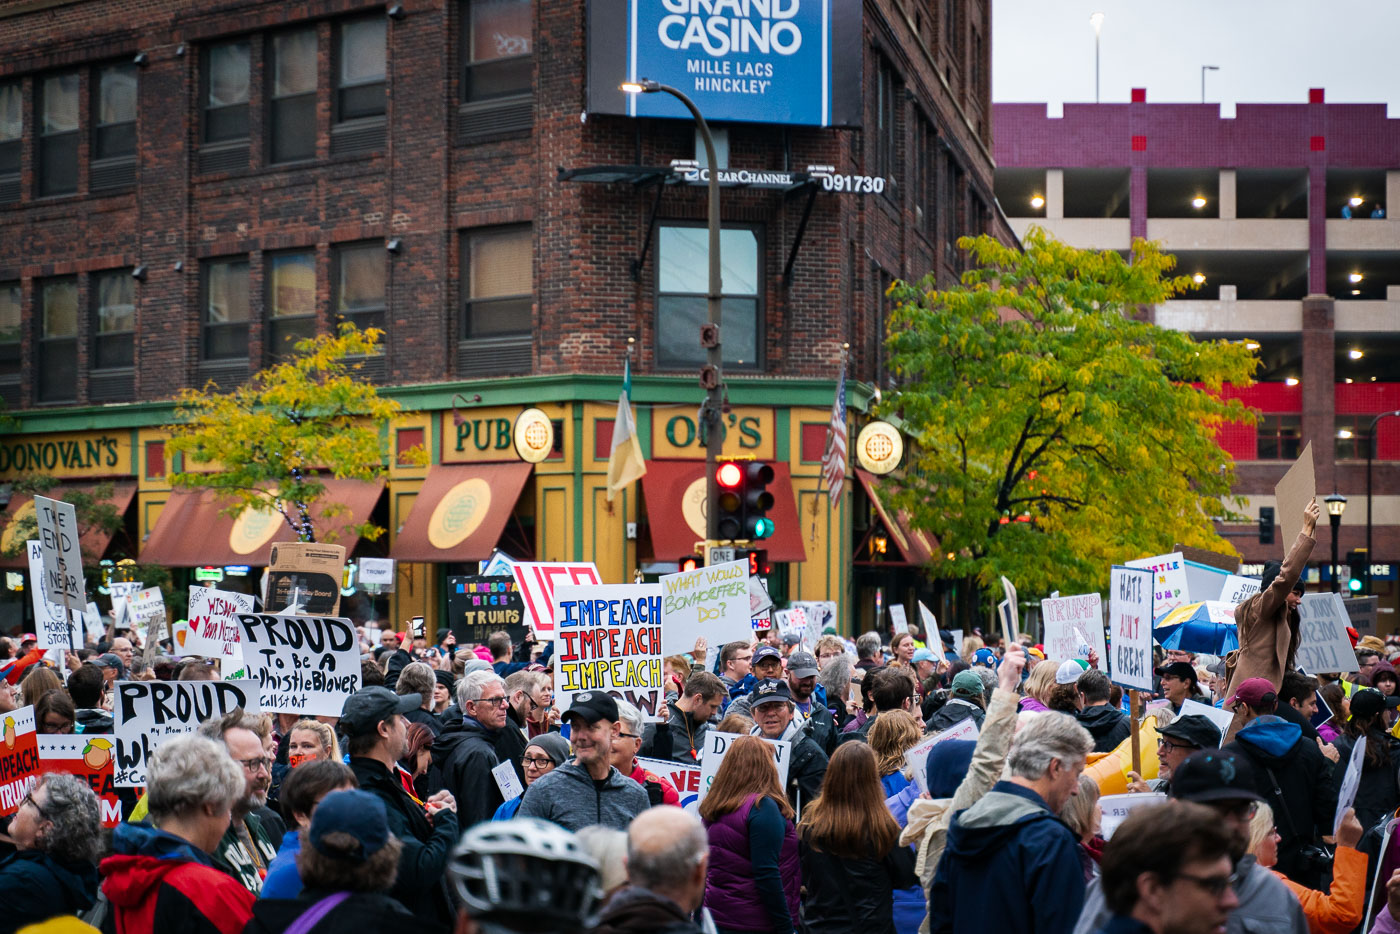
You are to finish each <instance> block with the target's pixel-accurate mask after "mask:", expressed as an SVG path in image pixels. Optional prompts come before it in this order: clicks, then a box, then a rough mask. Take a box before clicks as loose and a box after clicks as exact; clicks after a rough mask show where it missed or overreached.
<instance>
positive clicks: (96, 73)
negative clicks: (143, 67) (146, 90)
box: [88, 62, 141, 162]
mask: <svg viewBox="0 0 1400 934" xmlns="http://www.w3.org/2000/svg"><path fill="white" fill-rule="evenodd" d="M108 70H113V71H123V72H127V73H129V74H130V75H131V77H132V78H133V79H134V80H135V82H136V106H135V112H134V113H133V115H132V118H131V119H130V120H122V121H119V122H115V123H102V122H101V118H102V76H103V72H105V71H108ZM89 94H90V95H91V102H90V103H89V111H88V113H89V120H88V122H89V123H90V124H91V128H92V136H91V144H90V145H91V146H92V150H91V155H90V157H89V158H90V161H92V162H119V161H129V160H133V159H135V158H136V125H137V120H138V118H139V117H140V108H141V74H140V70H139V69H138V68H137V67H136V64H135V63H134V62H108V63H106V64H104V65H97V66H94V67H93V69H92V81H91V86H90V88H89Z"/></svg>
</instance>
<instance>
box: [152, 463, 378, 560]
mask: <svg viewBox="0 0 1400 934" xmlns="http://www.w3.org/2000/svg"><path fill="white" fill-rule="evenodd" d="M321 482H322V483H323V484H325V487H326V492H325V493H324V494H323V495H322V497H321V499H320V500H319V501H318V503H317V505H316V506H313V507H312V510H311V515H312V518H313V520H314V521H315V523H316V538H317V540H318V541H322V542H325V541H334V543H335V544H337V545H343V546H344V547H345V554H346V555H347V556H348V555H349V554H350V553H351V552H352V551H354V550H355V544H356V543H357V542H358V541H359V536H357V535H356V534H355V533H354V532H352V531H350V529H349V526H352V525H359V524H361V523H364V522H367V521H369V517H370V514H371V513H373V512H374V507H375V506H376V505H377V504H378V502H379V497H380V495H382V494H383V492H384V481H383V480H368V481H366V480H337V479H335V478H326V479H322V480H321ZM331 503H336V504H338V505H341V506H344V507H346V508H345V511H344V512H342V513H340V514H339V515H336V516H333V517H329V518H328V517H326V515H325V514H324V512H323V511H322V510H323V508H324V506H326V505H329V504H331ZM225 505H226V501H224V500H220V499H219V498H218V496H217V494H215V493H214V492H213V491H212V490H175V491H174V492H172V493H171V494H170V499H169V500H167V501H166V503H165V508H164V509H162V510H161V513H160V518H159V519H157V520H156V525H155V528H153V529H151V534H150V536H149V537H148V538H147V539H146V543H145V545H144V546H142V548H141V561H142V563H143V564H163V565H165V566H166V567H173V568H195V567H203V566H205V565H211V566H214V567H223V566H225V565H230V564H251V565H253V566H254V567H266V566H267V563H268V560H269V558H270V552H271V550H272V545H273V543H275V542H294V541H296V533H295V532H293V531H292V528H291V526H289V525H287V522H286V520H285V519H284V518H283V517H282V515H281V514H280V513H278V512H276V511H274V510H257V511H253V512H245V513H244V514H243V515H241V516H239V517H238V519H236V520H235V519H231V518H229V517H228V516H224V515H220V514H219V510H221V509H222V508H224V506H225ZM331 536H334V538H333V539H332V538H331Z"/></svg>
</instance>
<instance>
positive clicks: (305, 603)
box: [263, 542, 345, 616]
mask: <svg viewBox="0 0 1400 934" xmlns="http://www.w3.org/2000/svg"><path fill="white" fill-rule="evenodd" d="M344 576H345V547H344V546H343V545H326V544H323V543H321V542H278V543H277V544H275V545H273V546H272V557H271V563H270V564H269V565H268V568H267V581H266V583H267V599H266V600H264V601H263V605H264V606H267V607H269V608H270V609H272V610H274V611H276V612H279V613H280V612H281V611H282V610H284V609H286V608H288V607H296V610H295V611H294V612H297V613H305V614H307V615H308V616H335V614H336V612H337V611H338V610H339V609H340V584H341V580H342V579H343V578H344Z"/></svg>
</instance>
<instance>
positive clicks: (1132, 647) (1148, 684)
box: [1108, 564, 1155, 691]
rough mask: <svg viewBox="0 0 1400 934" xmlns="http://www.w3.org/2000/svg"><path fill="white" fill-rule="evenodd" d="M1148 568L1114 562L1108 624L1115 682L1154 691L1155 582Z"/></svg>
mask: <svg viewBox="0 0 1400 934" xmlns="http://www.w3.org/2000/svg"><path fill="white" fill-rule="evenodd" d="M1154 579H1155V575H1154V573H1153V572H1152V571H1150V570H1148V569H1146V568H1134V567H1122V566H1120V565H1116V564H1115V565H1114V566H1113V569H1112V570H1111V572H1110V574H1109V597H1108V625H1109V629H1110V631H1111V632H1112V633H1113V656H1112V658H1113V661H1112V663H1111V664H1110V665H1109V674H1110V677H1111V678H1112V679H1113V683H1114V684H1117V685H1119V686H1120V687H1125V688H1131V689H1132V690H1135V691H1151V690H1152V612H1153V609H1154V607H1153V597H1152V582H1153V580H1154Z"/></svg>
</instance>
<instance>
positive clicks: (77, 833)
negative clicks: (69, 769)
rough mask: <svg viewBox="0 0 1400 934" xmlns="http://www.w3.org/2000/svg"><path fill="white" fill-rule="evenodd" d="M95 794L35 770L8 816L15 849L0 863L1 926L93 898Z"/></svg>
mask: <svg viewBox="0 0 1400 934" xmlns="http://www.w3.org/2000/svg"><path fill="white" fill-rule="evenodd" d="M101 827H102V818H101V814H100V812H99V809H98V803H97V796H96V795H94V794H93V793H92V789H91V788H89V787H88V785H87V782H84V781H81V780H79V779H78V778H76V777H75V776H72V775H59V774H51V775H40V776H39V778H38V780H37V781H35V783H34V784H33V785H32V786H30V788H29V794H27V795H25V796H24V800H22V801H21V802H20V806H19V810H18V811H16V812H15V815H14V817H13V818H11V820H10V839H11V840H13V841H14V844H15V853H14V854H13V855H12V856H9V857H7V858H6V859H5V860H4V861H3V862H0V905H4V906H5V922H4V923H5V925H6V926H7V927H9V928H10V929H11V930H18V929H19V928H22V927H24V926H25V925H28V924H37V923H38V922H40V921H45V920H47V919H49V918H52V917H53V916H55V915H63V914H77V913H78V912H80V911H85V910H87V909H88V908H90V907H92V903H93V902H94V901H95V900H96V898H97V845H98V840H99V837H98V831H99V830H100V829H101Z"/></svg>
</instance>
